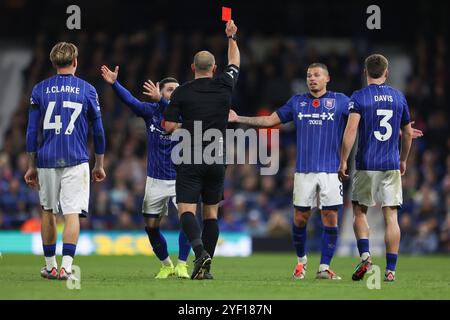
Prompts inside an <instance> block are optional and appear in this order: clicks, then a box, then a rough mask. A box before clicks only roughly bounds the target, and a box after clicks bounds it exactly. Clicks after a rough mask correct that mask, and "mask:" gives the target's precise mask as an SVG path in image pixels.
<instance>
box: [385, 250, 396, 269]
mask: <svg viewBox="0 0 450 320" xmlns="http://www.w3.org/2000/svg"><path fill="white" fill-rule="evenodd" d="M397 256H398V255H397V254H395V253H386V269H387V270H390V271H395V266H396V265H397Z"/></svg>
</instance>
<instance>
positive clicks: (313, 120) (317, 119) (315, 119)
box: [297, 112, 334, 125]
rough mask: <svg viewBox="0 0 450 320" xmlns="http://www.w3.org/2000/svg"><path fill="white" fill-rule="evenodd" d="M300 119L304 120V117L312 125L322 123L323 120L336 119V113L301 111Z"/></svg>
mask: <svg viewBox="0 0 450 320" xmlns="http://www.w3.org/2000/svg"><path fill="white" fill-rule="evenodd" d="M297 117H298V119H299V120H300V121H302V120H303V119H305V120H308V124H311V125H322V124H323V121H334V113H332V112H327V113H325V112H322V113H311V114H309V113H307V114H303V113H301V112H299V113H298V115H297Z"/></svg>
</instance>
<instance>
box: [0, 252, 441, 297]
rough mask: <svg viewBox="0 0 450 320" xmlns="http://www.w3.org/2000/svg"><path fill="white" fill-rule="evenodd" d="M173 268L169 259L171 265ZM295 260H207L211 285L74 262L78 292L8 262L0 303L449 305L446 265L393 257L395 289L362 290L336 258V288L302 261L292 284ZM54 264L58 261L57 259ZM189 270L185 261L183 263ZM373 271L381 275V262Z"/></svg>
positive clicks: (346, 263)
mask: <svg viewBox="0 0 450 320" xmlns="http://www.w3.org/2000/svg"><path fill="white" fill-rule="evenodd" d="M173 260H174V261H176V257H174V258H173ZM295 262H296V258H295V256H294V255H292V254H291V255H288V254H255V255H253V256H251V257H248V258H224V257H217V258H214V262H213V265H212V270H211V272H212V273H213V275H214V277H215V280H212V281H192V280H181V279H177V278H175V277H173V278H169V279H166V280H156V279H153V276H154V274H155V273H156V271H157V270H158V268H159V262H158V261H157V260H156V258H155V257H147V256H129V257H127V256H121V257H106V256H88V257H83V256H78V257H76V259H75V264H76V265H79V266H80V267H81V289H80V290H69V289H67V287H66V283H65V282H63V281H55V280H52V281H50V280H46V279H42V278H41V277H40V276H39V270H40V268H41V267H42V266H43V263H44V261H43V258H42V257H40V256H34V255H9V254H4V255H3V256H2V257H1V258H0V299H234V300H236V299H275V300H276V299H450V257H448V256H447V257H446V256H427V257H408V256H400V258H399V262H398V266H397V281H396V282H395V283H384V282H383V281H381V288H380V289H378V290H377V289H373V290H369V289H368V288H367V286H366V281H360V282H353V281H352V280H351V274H352V272H353V269H354V267H355V263H356V262H357V259H356V258H347V257H346V258H342V257H336V258H334V260H333V265H332V267H333V269H334V271H336V273H338V274H339V275H340V276H342V278H343V280H341V281H326V280H325V281H324V280H315V279H314V276H315V272H316V269H317V267H318V263H319V257H318V256H317V255H313V256H310V257H309V262H308V264H309V271H308V273H307V275H306V279H305V280H303V281H294V280H292V278H291V274H292V271H293V268H294V266H295ZM58 263H60V257H58ZM188 263H189V264H190V268H189V271H191V270H192V256H191V257H190V258H189V262H188ZM374 263H375V264H378V265H379V266H380V267H381V271H382V273H383V271H384V263H385V262H384V258H381V257H380V258H375V259H374Z"/></svg>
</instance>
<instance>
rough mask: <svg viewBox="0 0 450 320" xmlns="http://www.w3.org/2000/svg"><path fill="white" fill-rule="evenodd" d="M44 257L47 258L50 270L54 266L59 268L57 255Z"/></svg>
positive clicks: (47, 265)
mask: <svg viewBox="0 0 450 320" xmlns="http://www.w3.org/2000/svg"><path fill="white" fill-rule="evenodd" d="M44 258H45V266H46V268H47V270H48V271H51V270H52V269H53V268H56V269H58V263H57V262H56V256H52V257H44Z"/></svg>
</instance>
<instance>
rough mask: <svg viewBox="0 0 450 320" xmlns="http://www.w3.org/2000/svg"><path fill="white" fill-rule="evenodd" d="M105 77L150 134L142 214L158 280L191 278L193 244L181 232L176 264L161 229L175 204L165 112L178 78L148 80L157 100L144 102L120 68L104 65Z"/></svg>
mask: <svg viewBox="0 0 450 320" xmlns="http://www.w3.org/2000/svg"><path fill="white" fill-rule="evenodd" d="M101 73H102V77H103V79H104V80H105V81H106V82H107V83H109V84H111V85H112V88H113V90H114V92H115V93H116V94H117V96H118V97H119V98H120V100H122V102H123V103H125V105H127V106H128V107H129V108H130V109H131V110H132V111H133V112H134V114H136V115H137V116H138V117H141V118H143V119H144V120H145V123H146V127H147V137H148V146H147V148H148V150H147V152H148V154H147V183H146V186H145V196H144V203H143V205H142V213H143V214H144V220H145V224H146V228H145V231H146V232H147V235H148V238H149V240H150V244H151V245H152V248H153V251H154V252H155V255H156V256H157V257H158V259H159V260H160V261H161V263H162V266H161V269H160V271H159V272H158V274H157V275H156V277H155V278H156V279H166V278H168V277H169V276H171V275H174V274H175V275H176V276H178V277H179V278H189V274H188V272H187V265H186V261H187V258H188V256H189V252H190V250H191V246H190V244H189V241H188V240H187V238H186V236H185V235H184V233H183V232H182V231H180V235H179V238H178V244H179V255H178V263H177V265H176V267H174V265H173V263H172V261H171V259H170V257H169V253H168V250H167V242H166V239H165V238H164V236H163V234H162V233H161V231H160V228H159V226H160V222H161V218H162V217H163V216H165V215H167V214H168V205H169V201H172V203H173V204H174V205H175V206H176V203H175V178H176V172H175V167H174V164H173V162H172V160H171V158H170V155H171V152H172V148H173V146H174V142H172V141H171V140H170V134H168V133H167V132H166V131H165V129H164V118H163V112H164V110H165V109H166V107H167V105H168V103H169V100H170V97H171V95H172V92H173V91H174V90H175V89H176V88H177V87H178V85H179V84H178V81H177V80H176V79H175V78H165V79H163V80H161V81H160V82H159V83H157V84H156V85H154V84H153V83H152V82H151V81H148V82H147V83H146V84H145V85H144V87H145V90H146V91H145V92H144V94H147V95H148V96H150V98H151V99H152V100H153V101H156V102H154V103H149V102H142V101H139V100H138V99H136V98H135V97H133V96H132V95H131V93H130V92H129V91H128V90H127V89H125V88H124V87H123V86H122V85H121V84H120V83H119V82H118V81H117V76H118V73H119V67H118V66H117V67H116V68H115V70H114V72H113V71H111V70H109V69H108V68H107V67H106V66H102V67H101Z"/></svg>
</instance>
